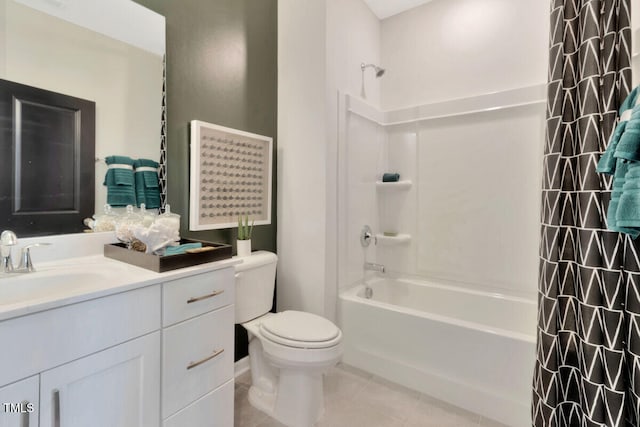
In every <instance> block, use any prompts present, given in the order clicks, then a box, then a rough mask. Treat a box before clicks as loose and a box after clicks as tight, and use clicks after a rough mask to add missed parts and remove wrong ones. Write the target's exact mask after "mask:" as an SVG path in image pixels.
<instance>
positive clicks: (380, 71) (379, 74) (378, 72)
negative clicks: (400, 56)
mask: <svg viewBox="0 0 640 427" xmlns="http://www.w3.org/2000/svg"><path fill="white" fill-rule="evenodd" d="M369 67H371V68H373V69H374V70H375V72H376V77H382V76H383V75H384V72H385V71H387V70H385V69H384V68H382V67H378V66H377V65H376V64H365V63H364V62H363V63H362V64H360V69H361V70H362V72H363V73H364V70H365V69H366V68H369Z"/></svg>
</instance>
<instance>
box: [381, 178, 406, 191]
mask: <svg viewBox="0 0 640 427" xmlns="http://www.w3.org/2000/svg"><path fill="white" fill-rule="evenodd" d="M412 184H413V183H412V182H411V181H410V180H404V181H396V182H382V181H376V188H377V189H378V190H383V191H387V190H392V191H393V190H398V191H399V190H408V189H409V188H411V185H412Z"/></svg>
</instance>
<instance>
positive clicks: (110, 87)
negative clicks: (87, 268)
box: [0, 0, 165, 237]
mask: <svg viewBox="0 0 640 427" xmlns="http://www.w3.org/2000/svg"><path fill="white" fill-rule="evenodd" d="M164 42H165V35H164V17H163V16H161V15H158V14H156V13H155V12H153V11H150V10H148V9H146V8H144V7H142V6H140V5H139V4H137V3H135V2H134V1H131V0H109V1H108V2H105V1H104V0H57V1H50V0H0V79H4V80H8V81H12V82H16V83H20V84H23V85H28V86H33V87H36V88H39V89H44V90H47V91H51V92H56V93H59V94H63V95H66V96H70V97H76V98H81V99H84V100H89V101H92V102H94V103H95V157H97V158H99V159H100V160H99V161H97V162H96V164H95V188H94V194H95V204H94V212H101V211H102V206H103V205H104V203H105V201H106V188H105V187H104V186H103V185H102V183H103V181H104V176H105V173H106V171H107V166H106V164H105V163H104V158H105V157H107V156H110V155H123V156H129V157H132V158H147V159H153V160H156V161H159V158H160V135H161V121H160V120H161V116H162V87H163V70H162V68H163V56H164ZM51 166H52V167H55V165H51ZM10 196H11V195H10ZM16 232H17V233H18V236H19V237H20V236H28V235H38V234H59V233H61V232H64V230H60V229H57V228H56V226H55V225H54V224H53V223H52V225H51V228H50V229H45V230H42V229H40V230H38V231H37V232H36V231H30V230H28V229H26V230H16Z"/></svg>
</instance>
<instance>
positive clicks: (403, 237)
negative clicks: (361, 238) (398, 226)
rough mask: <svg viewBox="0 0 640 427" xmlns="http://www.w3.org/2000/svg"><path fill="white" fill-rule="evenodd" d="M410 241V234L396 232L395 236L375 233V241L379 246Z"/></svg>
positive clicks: (402, 243)
mask: <svg viewBox="0 0 640 427" xmlns="http://www.w3.org/2000/svg"><path fill="white" fill-rule="evenodd" d="M410 241H411V235H410V234H398V235H395V236H385V235H384V234H376V242H377V244H379V245H381V246H392V245H404V244H407V243H409V242H410Z"/></svg>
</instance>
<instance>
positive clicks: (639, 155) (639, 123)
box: [614, 106, 640, 160]
mask: <svg viewBox="0 0 640 427" xmlns="http://www.w3.org/2000/svg"><path fill="white" fill-rule="evenodd" d="M622 123H624V122H622ZM616 133H617V132H614V136H615V134H616ZM614 156H615V157H617V158H619V159H628V160H640V106H637V107H634V109H633V111H632V113H631V118H630V119H629V121H628V122H627V125H626V126H625V128H624V130H623V132H622V134H621V136H620V140H619V142H618V143H617V144H616V147H615V151H614Z"/></svg>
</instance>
